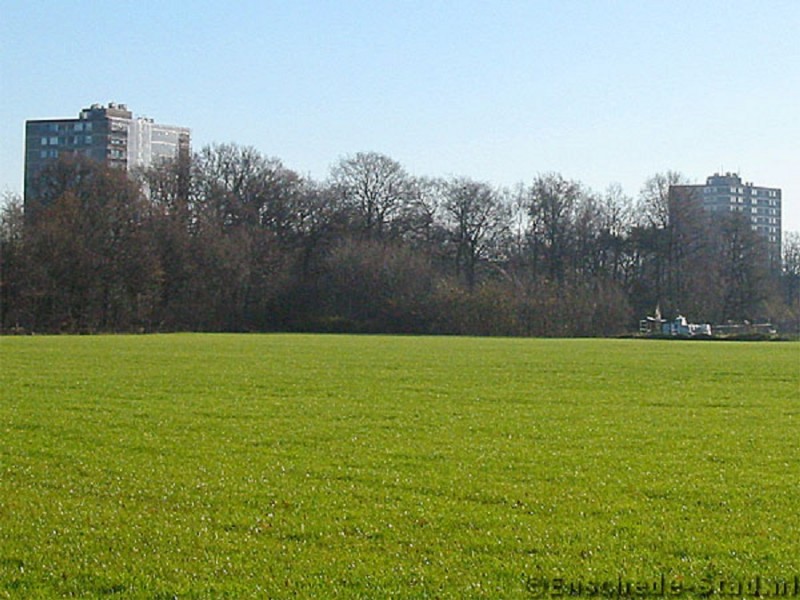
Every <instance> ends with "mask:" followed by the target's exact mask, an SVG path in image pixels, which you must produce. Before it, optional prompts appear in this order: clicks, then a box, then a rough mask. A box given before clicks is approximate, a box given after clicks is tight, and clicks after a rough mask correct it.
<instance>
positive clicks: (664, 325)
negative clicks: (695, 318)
mask: <svg viewBox="0 0 800 600" xmlns="http://www.w3.org/2000/svg"><path fill="white" fill-rule="evenodd" d="M639 332H640V333H646V334H650V335H658V334H661V335H671V336H683V337H694V336H697V335H702V336H709V337H710V336H711V325H710V324H709V323H689V322H688V320H687V319H686V317H684V316H683V315H678V316H677V317H675V318H674V319H673V320H671V321H668V320H666V319H663V318H662V317H661V307H660V306H656V312H655V315H654V316H652V317H647V318H645V319H642V320H641V321H639Z"/></svg>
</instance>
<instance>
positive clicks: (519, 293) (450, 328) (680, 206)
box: [0, 145, 800, 336]
mask: <svg viewBox="0 0 800 600" xmlns="http://www.w3.org/2000/svg"><path fill="white" fill-rule="evenodd" d="M680 182H682V178H681V177H680V176H679V175H677V174H675V173H666V174H660V175H655V176H654V177H652V178H651V179H650V180H648V181H647V182H646V184H645V186H644V187H643V189H642V192H641V194H640V197H639V198H638V199H637V200H636V201H634V200H633V199H631V198H628V197H626V196H625V195H624V194H623V193H622V191H621V190H620V189H619V188H618V187H611V188H609V190H608V191H606V192H605V193H595V192H593V191H591V190H588V189H586V188H585V187H584V186H582V185H581V184H580V183H578V182H575V181H569V180H566V179H564V178H563V177H561V176H560V175H558V174H545V175H540V176H538V177H536V178H535V179H533V181H531V182H530V183H529V184H524V185H522V184H521V185H519V186H518V187H517V188H516V189H513V190H507V189H498V188H495V187H493V186H492V185H490V184H488V183H486V182H482V181H476V180H473V179H470V178H466V177H463V178H450V179H426V178H418V177H412V176H410V175H409V174H408V173H407V172H406V171H405V170H404V169H403V167H402V166H401V165H400V164H398V163H397V162H396V161H394V160H392V159H391V158H389V157H386V156H384V155H381V154H376V153H359V154H356V155H354V156H349V157H346V158H343V159H341V160H340V161H339V162H338V163H337V164H336V165H335V166H334V167H333V168H332V169H331V172H330V177H329V178H328V180H327V181H325V182H317V181H312V180H310V179H308V178H304V177H301V176H299V175H298V174H297V173H295V172H293V171H292V170H290V169H288V168H286V167H285V166H284V165H283V164H282V163H281V162H280V161H279V160H276V159H271V158H267V157H265V156H263V155H261V154H260V153H258V152H257V151H255V150H253V149H251V148H244V147H239V146H236V145H215V146H210V147H206V148H203V149H202V150H201V151H200V152H198V153H196V154H195V155H194V156H192V157H191V158H187V159H185V160H182V161H176V162H174V163H169V164H162V165H159V166H158V167H156V168H153V169H150V170H148V171H146V172H143V173H140V174H138V177H137V178H135V179H131V178H129V177H128V176H126V174H125V173H123V172H120V171H117V170H114V169H109V168H105V167H103V166H101V165H98V164H95V163H91V162H88V161H86V160H83V159H81V158H79V157H65V158H63V159H61V160H59V161H58V162H56V163H54V164H53V165H52V166H51V167H49V168H48V169H46V170H45V171H44V172H43V173H42V179H41V182H40V189H41V198H40V199H39V201H38V202H37V203H36V205H31V206H28V207H27V209H26V211H23V208H22V206H21V203H20V201H19V199H14V198H10V199H7V201H6V203H5V206H4V208H3V214H2V228H1V231H0V244H2V247H1V248H0V250H1V251H2V253H1V254H0V260H1V261H2V282H1V283H2V287H1V289H0V301H1V302H0V309H1V310H2V315H1V317H2V327H3V329H4V330H5V331H14V330H17V331H32V332H104V331H109V332H110V331H183V330H203V331H274V330H307V331H359V332H404V333H405V332H409V333H410V332H415V333H458V334H477V335H546V336H592V335H611V334H617V333H621V332H624V331H630V330H632V329H633V328H635V324H636V322H637V321H638V319H639V318H641V317H642V316H644V315H645V314H648V313H652V311H653V309H654V308H655V306H656V305H657V304H658V305H659V306H660V307H661V310H662V312H663V313H665V314H666V315H670V314H675V313H678V312H682V313H683V314H686V315H687V316H688V317H690V318H691V319H692V320H696V321H707V322H712V323H720V322H724V321H727V320H734V321H742V320H745V319H748V320H753V321H757V320H771V321H772V322H774V323H778V324H780V325H781V326H782V327H783V328H784V329H791V330H794V331H796V330H797V329H798V323H799V322H800V239H798V236H797V235H790V236H787V239H785V240H784V247H785V253H784V254H785V256H784V260H783V264H782V265H781V264H777V263H776V261H773V263H772V264H770V261H769V260H768V257H767V256H766V255H765V252H766V250H765V248H764V246H763V245H762V242H761V240H760V238H758V237H757V236H756V235H755V234H754V233H753V232H752V231H751V228H750V226H749V223H747V222H746V221H744V220H743V219H741V217H740V216H739V215H737V214H731V215H729V216H727V215H726V216H725V218H723V219H717V220H715V221H714V222H711V221H710V220H709V218H708V216H707V215H706V214H705V213H703V211H702V210H701V208H700V207H699V205H698V204H697V203H696V202H695V201H694V200H693V199H691V198H680V197H674V195H672V196H671V195H670V194H669V193H668V191H669V186H670V185H671V184H675V183H680Z"/></svg>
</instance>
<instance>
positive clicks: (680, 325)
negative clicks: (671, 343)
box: [661, 315, 711, 337]
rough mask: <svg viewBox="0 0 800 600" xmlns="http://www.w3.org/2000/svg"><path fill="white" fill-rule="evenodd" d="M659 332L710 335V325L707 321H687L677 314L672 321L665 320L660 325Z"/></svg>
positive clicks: (665, 333) (691, 335)
mask: <svg viewBox="0 0 800 600" xmlns="http://www.w3.org/2000/svg"><path fill="white" fill-rule="evenodd" d="M661 333H663V334H664V335H683V336H688V337H694V336H696V335H707V336H710V335H711V325H710V324H709V323H689V322H688V321H687V320H686V317H684V316H683V315H678V316H677V317H675V318H674V319H673V320H672V321H665V322H664V323H662V325H661Z"/></svg>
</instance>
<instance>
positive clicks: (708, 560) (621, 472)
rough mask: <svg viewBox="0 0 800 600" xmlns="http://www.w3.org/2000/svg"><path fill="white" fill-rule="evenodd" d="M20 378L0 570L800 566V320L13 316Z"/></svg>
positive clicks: (448, 593)
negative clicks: (370, 322)
mask: <svg viewBox="0 0 800 600" xmlns="http://www.w3.org/2000/svg"><path fill="white" fill-rule="evenodd" d="M0 384H1V385H2V398H1V399H0V597H9V598H18V597H19V598H37V597H41V598H48V597H61V596H74V597H81V598H83V597H108V596H111V597H122V598H173V597H179V598H220V597H229V598H250V597H258V598H262V597H264V598H266V597H279V598H280V597H299V598H313V597H316V598H329V597H345V598H347V597H363V598H385V597H402V598H425V597H431V598H434V597H435V598H451V597H452V598H471V597H486V598H525V597H538V596H543V597H550V596H555V595H557V594H558V593H559V591H560V590H559V585H561V584H559V582H558V581H553V580H554V579H558V578H563V580H564V583H563V585H565V586H566V585H568V584H570V583H571V584H573V585H574V586H575V587H576V588H577V585H578V584H580V585H582V586H583V587H582V589H581V592H582V594H583V595H584V596H587V597H588V596H591V595H593V593H596V594H595V595H600V596H615V595H616V596H619V595H620V593H619V592H620V590H622V592H623V593H622V595H634V596H636V595H640V596H641V595H644V593H645V591H647V592H648V593H649V594H650V595H658V594H659V593H660V585H661V583H660V581H661V579H660V578H661V576H663V577H664V582H665V584H664V585H665V586H666V587H667V588H668V589H667V591H665V592H664V595H670V594H673V593H674V596H673V597H698V596H700V595H702V594H703V593H704V592H708V591H709V588H711V587H713V588H714V589H715V590H716V593H715V595H719V596H720V597H722V596H725V597H752V595H754V594H752V595H751V596H748V595H747V589H746V587H747V586H751V587H752V588H753V590H754V589H755V587H754V586H756V585H758V586H760V588H761V593H762V594H772V595H774V591H775V590H774V587H775V586H776V585H777V586H778V591H781V592H782V591H784V588H783V587H782V586H781V582H782V581H783V580H785V582H786V583H787V587H786V590H785V591H786V592H787V594H788V593H790V592H791V591H792V586H793V585H794V580H793V578H794V577H795V576H796V575H800V516H798V515H799V514H800V344H797V343H760V344H759V343H724V342H669V341H642V340H522V339H515V340H508V339H470V338H445V337H442V338H414V337H378V336H376V337H355V336H353V337H351V336H312V335H308V336H300V335H168V336H140V337H131V336H99V337H27V338H2V339H0ZM757 578H760V579H757ZM739 584H742V585H743V586H744V589H743V591H740V593H739V595H736V594H735V593H732V592H735V589H734V588H735V586H736V585H739ZM637 585H639V586H642V587H640V588H638V591H637V588H636V586H637ZM546 586H549V587H546ZM612 586H613V587H612ZM644 586H649V587H647V589H645V587H644ZM720 586H721V587H720Z"/></svg>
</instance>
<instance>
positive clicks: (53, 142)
mask: <svg viewBox="0 0 800 600" xmlns="http://www.w3.org/2000/svg"><path fill="white" fill-rule="evenodd" d="M50 145H51V146H58V138H57V137H55V136H54V137H51V138H50Z"/></svg>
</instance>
